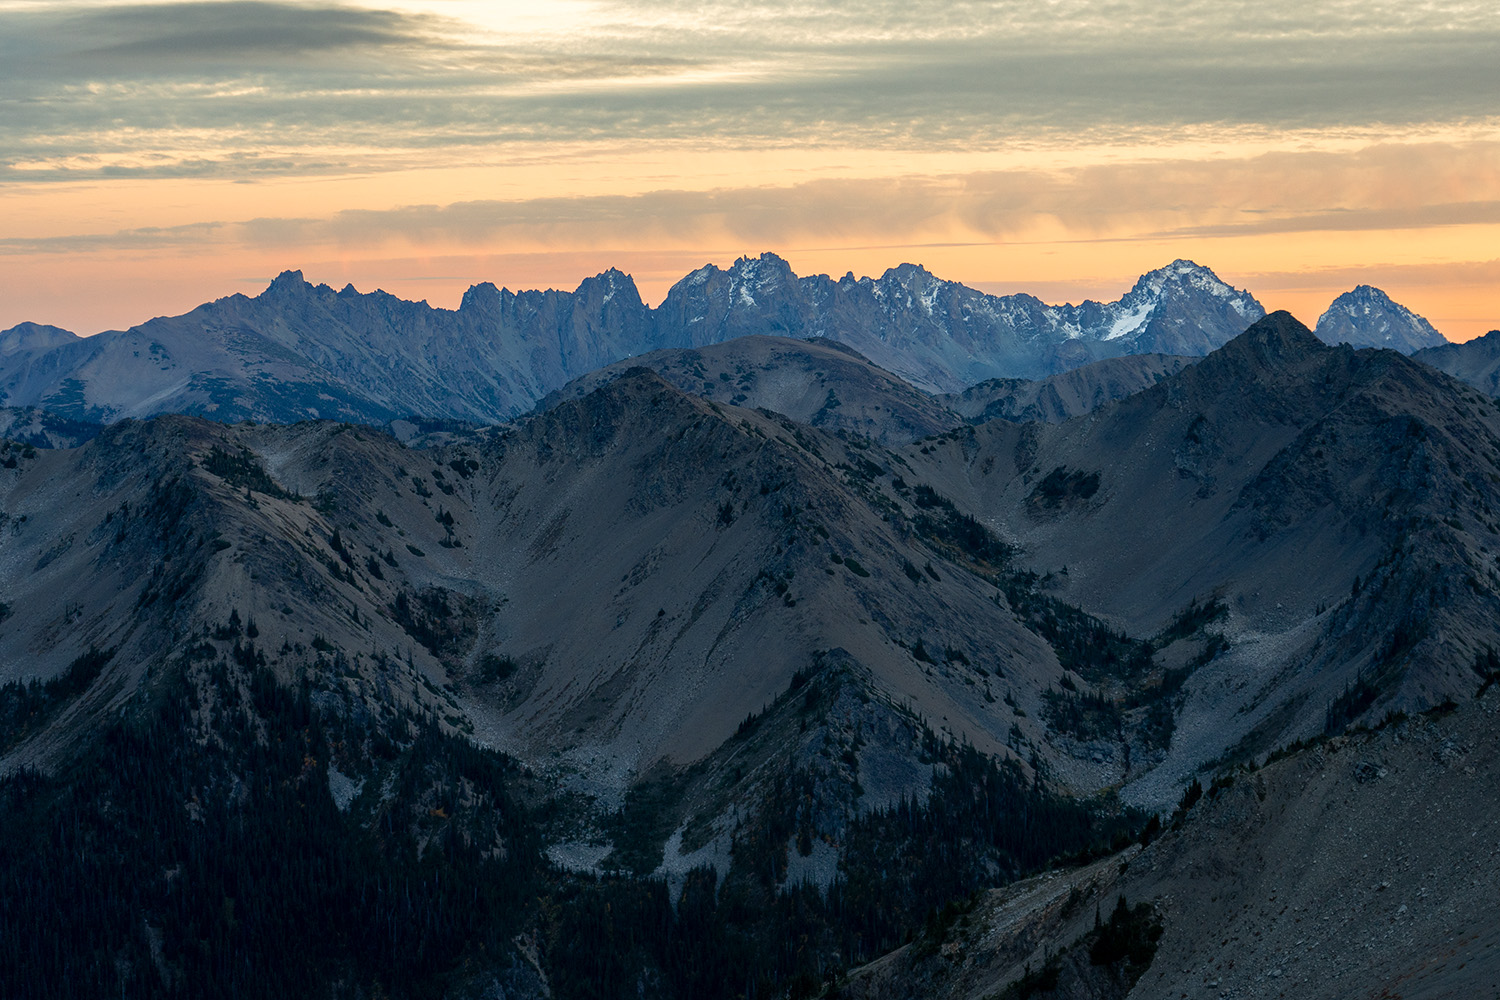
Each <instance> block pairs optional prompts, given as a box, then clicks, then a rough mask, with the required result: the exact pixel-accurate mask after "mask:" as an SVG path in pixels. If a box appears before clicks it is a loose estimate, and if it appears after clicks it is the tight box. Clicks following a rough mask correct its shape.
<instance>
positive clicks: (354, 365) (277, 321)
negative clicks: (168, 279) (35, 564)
mask: <svg viewBox="0 0 1500 1000" xmlns="http://www.w3.org/2000/svg"><path fill="white" fill-rule="evenodd" d="M650 330H651V326H650V312H649V310H647V309H646V307H645V306H644V305H643V304H642V303H641V301H640V297H639V295H638V294H637V293H636V289H635V285H634V283H633V282H631V280H630V279H629V278H628V277H626V276H625V275H623V274H620V273H619V272H618V271H607V272H605V273H604V274H601V275H599V276H598V277H597V278H590V279H589V280H587V281H585V282H584V283H583V284H581V285H580V286H579V287H578V290H577V291H575V292H572V293H567V292H522V293H520V294H513V293H511V292H507V291H501V290H498V289H496V288H495V287H494V286H493V285H488V284H485V285H476V286H474V287H473V288H471V289H469V291H468V292H467V293H466V294H465V296H464V301H463V304H462V306H461V307H460V308H459V309H458V310H440V309H432V308H431V307H429V306H428V305H427V304H426V303H425V302H407V301H404V300H402V299H398V298H396V297H395V296H392V295H388V294H386V293H385V292H374V293H371V294H368V295H365V294H360V293H358V292H356V291H355V290H354V289H353V288H352V287H346V288H345V289H344V290H342V291H339V292H335V291H334V290H333V289H331V288H329V287H328V286H326V285H318V286H313V285H310V284H308V283H307V282H305V281H303V280H302V275H301V273H300V272H296V271H289V272H286V273H285V274H282V275H281V276H280V277H278V278H277V279H276V280H275V281H274V282H272V283H271V285H270V287H269V288H267V289H266V290H265V292H263V293H261V294H260V295H258V296H256V297H255V298H246V297H245V296H243V295H232V296H229V297H228V298H224V299H219V300H217V301H215V302H211V303H208V304H207V305H203V306H199V307H198V308H197V309H195V310H193V311H192V312H190V313H187V314H186V315H183V316H176V317H169V318H160V319H154V320H151V321H150V322H147V323H144V324H142V325H140V326H138V327H132V328H131V329H129V330H125V331H116V332H110V333H102V334H99V335H98V336H95V337H89V338H87V339H79V338H74V339H72V340H63V339H62V338H59V337H56V336H54V337H52V338H51V339H49V340H47V341H46V342H45V343H43V344H42V346H40V347H31V346H29V345H31V344H34V343H36V342H37V341H38V338H37V336H36V334H35V333H31V334H29V335H28V339H27V340H26V341H24V342H23V346H22V347H19V348H17V349H16V350H14V351H12V352H11V353H9V354H6V355H3V356H0V391H3V393H4V397H5V401H6V402H7V403H9V404H10V405H28V406H30V405H34V406H41V407H44V408H46V409H49V410H52V411H53V412H57V413H61V414H63V415H66V416H71V417H76V418H79V419H88V420H99V421H108V420H117V419H119V418H121V417H144V416H151V415H155V414H159V413H188V414H199V415H204V416H209V417H213V418H214V419H218V420H224V421H234V420H240V419H246V418H249V419H254V420H266V421H278V422H283V423H290V422H294V421H297V420H306V419H313V418H324V419H330V418H331V419H338V420H352V421H356V422H361V423H374V424H380V423H384V422H385V421H387V420H391V419H395V418H400V417H409V416H413V415H417V416H433V417H454V418H459V419H467V420H474V421H479V422H484V423H493V422H496V421H498V420H500V419H502V418H504V417H508V416H510V415H513V414H514V413H515V412H517V411H518V410H521V409H525V408H527V407H529V406H530V404H531V403H532V402H533V401H534V400H535V399H537V398H540V396H541V395H542V394H543V393H545V392H546V391H547V390H548V389H550V388H553V387H555V386H557V385H560V384H562V383H563V382H565V381H567V379H568V378H570V377H572V376H574V375H576V374H580V373H582V372H584V371H588V370H591V369H593V368H596V367H598V366H599V365H602V364H605V363H607V362H609V361H612V360H614V359H615V358H618V357H621V356H624V355H627V354H630V353H634V352H636V351H639V350H641V349H643V348H644V347H646V346H647V345H649V343H650ZM14 332H15V331H10V332H7V333H6V334H4V335H0V337H6V338H9V337H11V336H12V335H13V334H14Z"/></svg>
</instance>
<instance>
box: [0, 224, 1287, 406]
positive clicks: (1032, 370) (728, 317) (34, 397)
mask: <svg viewBox="0 0 1500 1000" xmlns="http://www.w3.org/2000/svg"><path fill="white" fill-rule="evenodd" d="M1261 314H1262V310H1261V308H1260V306H1259V304H1258V303H1256V302H1255V300H1254V298H1253V297H1252V296H1250V295H1249V293H1248V292H1239V291H1236V290H1234V289H1232V288H1231V287H1229V286H1228V285H1226V284H1224V283H1223V282H1221V281H1219V280H1218V279H1217V278H1216V277H1215V276H1214V275H1213V273H1212V272H1211V271H1209V270H1208V269H1207V268H1203V267H1199V266H1197V265H1195V264H1191V263H1189V262H1186V261H1177V262H1175V263H1173V264H1172V265H1170V266H1168V267H1165V268H1162V269H1160V270H1157V271H1153V272H1151V273H1150V274H1148V275H1145V276H1144V277H1142V278H1141V280H1140V281H1139V282H1137V283H1136V286H1135V287H1134V288H1133V289H1132V290H1131V291H1130V292H1128V293H1127V294H1126V295H1125V297H1124V298H1122V299H1121V300H1120V301H1119V302H1115V303H1097V302H1084V303H1083V304H1082V305H1078V306H1048V305H1044V304H1043V303H1042V302H1041V301H1039V300H1037V299H1035V298H1033V297H1031V296H1028V295H1011V296H992V295H985V294H983V293H981V292H977V291H974V290H973V289H969V288H965V287H964V286H962V285H958V284H955V283H952V282H946V281H941V280H939V279H937V278H935V277H933V276H932V275H931V274H929V273H928V272H926V271H925V270H923V269H921V268H919V267H915V266H912V265H903V266H902V267H899V268H895V269H893V270H891V271H888V272H886V274H885V275H883V276H882V277H880V278H879V279H868V278H867V279H860V280H858V281H856V280H855V279H854V278H853V277H852V276H846V277H845V278H844V279H841V280H839V281H832V280H830V279H829V278H828V277H826V276H821V275H820V276H814V277H808V278H798V277H797V276H796V275H794V274H793V273H792V271H791V268H790V267H789V266H788V265H787V263H786V262H785V261H784V260H781V259H780V258H778V257H776V256H775V255H773V254H763V255H762V256H761V257H760V258H759V259H749V258H746V259H742V260H740V261H738V262H737V263H736V264H735V265H734V266H733V267H731V268H730V269H728V270H720V269H719V268H717V267H714V266H712V265H710V266H707V267H704V268H701V269H699V270H698V271H694V272H693V273H692V274H690V275H688V276H687V277H685V278H684V279H683V280H682V281H680V282H678V283H677V284H676V285H674V286H673V287H672V289H671V291H670V292H669V293H668V295H667V297H666V300H665V301H664V302H663V303H662V304H661V306H660V307H659V308H657V309H655V310H652V309H649V308H647V307H646V306H645V305H644V304H643V303H642V302H641V299H640V295H639V293H638V292H637V291H636V288H635V285H634V283H633V282H632V281H631V280H630V278H629V277H628V276H626V275H624V274H621V273H620V272H618V271H613V270H611V271H607V272H605V273H603V274H601V275H599V276H598V277H595V278H590V279H588V280H587V281H585V282H584V283H583V284H581V285H580V286H579V287H578V288H577V290H575V291H573V292H556V291H547V292H519V293H513V292H510V291H507V290H503V289H497V288H495V287H494V286H493V285H490V284H482V285H476V286H474V287H473V288H471V289H469V291H468V292H466V293H465V295H464V297H463V301H462V303H461V304H460V306H459V308H458V309H456V310H445V309H434V308H432V307H430V306H428V305H427V304H426V303H422V302H407V301H404V300H402V299H398V298H396V297H395V296H392V295H389V294H387V293H385V292H374V293H370V294H361V293H359V292H356V291H355V290H354V289H353V288H352V287H346V288H344V289H343V290H341V291H334V290H333V289H332V288H329V287H328V286H326V285H317V286H314V285H310V284H308V283H307V282H306V281H304V280H303V279H302V275H301V273H300V272H297V271H288V272H286V273H284V274H282V275H281V276H280V277H278V278H277V279H276V280H275V281H274V282H272V283H271V285H270V287H269V288H267V289H266V291H265V292H263V293H261V294H260V295H258V296H256V297H254V298H247V297H245V296H243V295H233V296H230V297H228V298H224V299H219V300H218V301H215V302H212V303H208V304H206V305H203V306H200V307H199V308H197V309H195V310H193V311H192V312H190V313H187V314H185V315H183V316H177V317H167V318H159V319H154V320H151V321H149V322H147V323H144V324H141V325H140V326H137V327H132V328H131V329H129V330H125V331H112V332H109V333H103V334H99V335H97V336H94V337H89V338H79V337H74V336H72V335H70V334H68V333H67V332H66V331H62V330H58V329H56V328H53V327H39V326H35V325H34V324H23V325H22V326H19V327H15V328H13V329H11V330H9V331H6V332H5V333H3V334H0V393H3V398H0V401H3V402H4V403H5V404H6V405H10V406H40V407H44V408H46V409H48V410H51V411H53V412H55V413H58V414H59V415H62V416H67V417H70V418H73V419H80V420H90V421H95V422H105V421H109V420H116V419H120V418H122V417H145V416H151V415H155V414H159V413H192V414H197V415H203V416H209V417H212V418H214V419H218V420H224V421H231V422H232V421H235V420H240V419H254V420H261V421H269V422H276V423H292V422H295V421H297V420H306V419H333V420H350V421H356V422H361V423H372V424H381V423H384V422H386V421H389V420H393V419H399V418H406V417H413V416H416V417H429V418H450V419H460V420H469V421H475V422H479V423H496V422H499V421H502V420H505V419H509V418H511V417H514V416H515V415H517V414H519V413H522V412H525V411H527V410H529V409H530V408H531V407H532V406H533V405H534V404H535V403H536V402H537V401H539V400H540V399H541V398H542V397H543V396H545V395H546V394H547V393H548V392H550V391H553V390H555V389H558V388H561V387H562V386H563V385H564V384H565V383H566V382H568V381H569V380H570V379H572V378H575V377H578V376H580V375H584V374H586V373H588V372H591V371H593V370H595V369H597V368H599V367H601V366H603V365H606V364H609V363H612V362H615V361H619V360H622V359H625V358H630V357H634V356H636V355H640V354H645V353H648V352H650V351H652V350H657V349H661V348H684V347H686V348H696V347H703V346H707V345H710V344H717V343H721V342H724V341H727V340H731V339H733V338H735V337H738V336H740V335H743V334H746V333H755V334H772V335H781V336H790V337H799V338H807V337H823V338H827V339H830V340H834V341H838V342H840V343H843V344H846V345H848V346H851V347H853V348H855V349H856V350H858V351H859V352H860V353H861V354H863V355H864V356H865V357H867V358H869V359H870V360H872V361H874V362H875V363H876V364H878V365H881V366H882V367H884V368H886V369H887V370H889V371H891V372H894V373H895V374H897V375H898V376H901V377H902V378H904V379H906V380H907V381H908V382H910V383H911V384H913V385H914V386H916V387H917V388H919V389H924V390H942V391H956V390H959V389H963V388H965V387H967V386H969V385H972V384H973V383H975V382H978V381H981V380H983V379H986V378H993V377H1010V378H1015V377H1022V378H1034V377H1040V376H1045V375H1049V374H1053V373H1056V372H1059V371H1063V370H1066V369H1070V368H1074V367H1077V366H1079V365H1082V364H1085V363H1087V362H1090V361H1094V360H1098V359H1100V358H1105V357H1115V356H1119V355H1125V354H1136V353H1145V352H1158V353H1173V354H1189V355H1201V354H1204V353H1207V352H1208V351H1210V350H1212V349H1213V348H1214V347H1217V346H1218V345H1219V344H1222V343H1223V342H1224V341H1226V340H1228V339H1229V338H1230V337H1232V336H1234V335H1235V334H1237V333H1239V332H1240V331H1241V330H1243V329H1244V328H1245V327H1246V326H1248V325H1249V324H1250V323H1251V322H1252V321H1254V320H1255V319H1257V318H1258V317H1259V316H1260V315H1261Z"/></svg>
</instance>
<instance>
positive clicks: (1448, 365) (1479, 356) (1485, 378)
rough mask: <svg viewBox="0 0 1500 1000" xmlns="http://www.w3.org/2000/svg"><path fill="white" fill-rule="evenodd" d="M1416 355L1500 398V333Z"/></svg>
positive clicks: (1426, 362) (1431, 349) (1431, 348)
mask: <svg viewBox="0 0 1500 1000" xmlns="http://www.w3.org/2000/svg"><path fill="white" fill-rule="evenodd" d="M1412 356H1413V357H1414V358H1416V359H1417V360H1418V361H1421V362H1422V363H1423V364H1427V365H1431V366H1432V367H1434V368H1436V369H1437V370H1438V371H1443V372H1447V373H1448V374H1449V375H1452V376H1453V377H1454V378H1456V379H1459V380H1461V381H1464V382H1467V383H1469V384H1470V385H1472V386H1474V387H1475V388H1477V389H1481V390H1483V391H1484V392H1486V393H1489V394H1490V395H1491V396H1500V330H1491V331H1490V332H1489V333H1487V334H1485V335H1484V336H1483V337H1475V338H1474V339H1473V340H1470V341H1466V342H1464V343H1462V344H1444V345H1442V346H1440V347H1429V348H1426V349H1424V350H1421V351H1418V352H1417V353H1416V354H1414V355H1412Z"/></svg>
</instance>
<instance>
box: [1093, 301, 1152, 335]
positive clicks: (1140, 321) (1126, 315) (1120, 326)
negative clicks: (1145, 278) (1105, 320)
mask: <svg viewBox="0 0 1500 1000" xmlns="http://www.w3.org/2000/svg"><path fill="white" fill-rule="evenodd" d="M1155 309H1156V302H1154V301H1151V300H1147V301H1145V302H1142V303H1140V304H1139V305H1137V306H1135V308H1133V309H1131V310H1129V311H1128V312H1122V313H1121V314H1120V315H1119V316H1116V317H1115V321H1114V322H1113V323H1111V324H1110V326H1109V330H1108V331H1107V332H1106V333H1105V334H1104V336H1103V337H1101V338H1100V339H1101V340H1119V339H1120V338H1121V337H1126V336H1129V335H1130V334H1132V333H1135V332H1136V331H1137V330H1139V329H1140V328H1141V327H1143V326H1145V325H1146V322H1147V320H1149V319H1150V318H1151V313H1152V312H1153V311H1155Z"/></svg>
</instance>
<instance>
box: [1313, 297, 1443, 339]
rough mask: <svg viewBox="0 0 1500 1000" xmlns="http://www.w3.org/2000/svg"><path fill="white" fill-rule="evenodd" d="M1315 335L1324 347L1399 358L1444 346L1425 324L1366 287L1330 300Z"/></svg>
mask: <svg viewBox="0 0 1500 1000" xmlns="http://www.w3.org/2000/svg"><path fill="white" fill-rule="evenodd" d="M1316 332H1317V335H1318V339H1319V340H1321V341H1323V342H1324V343H1325V344H1353V345H1354V346H1355V347H1387V348H1390V349H1391V350H1394V351H1400V352H1401V353H1402V354H1411V353H1412V352H1414V351H1419V350H1421V349H1422V348H1424V347H1438V346H1441V345H1442V344H1446V343H1447V342H1448V341H1447V339H1446V338H1444V336H1443V335H1442V334H1441V333H1438V332H1437V331H1436V330H1434V329H1433V328H1432V324H1431V323H1429V322H1427V320H1425V319H1423V318H1422V317H1421V316H1418V315H1417V314H1416V313H1414V312H1412V311H1411V310H1410V309H1408V308H1406V307H1405V306H1403V305H1401V304H1400V303H1397V302H1392V301H1391V297H1390V296H1389V295H1387V294H1386V293H1385V292H1382V291H1381V290H1380V289H1378V288H1374V287H1371V286H1370V285H1359V286H1358V287H1356V288H1354V289H1353V290H1352V291H1348V292H1345V293H1344V294H1342V295H1340V296H1339V297H1338V298H1336V299H1334V300H1333V303H1332V304H1331V305H1330V306H1329V307H1328V309H1327V311H1326V312H1324V313H1323V315H1322V316H1319V317H1318V325H1317V328H1316Z"/></svg>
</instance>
